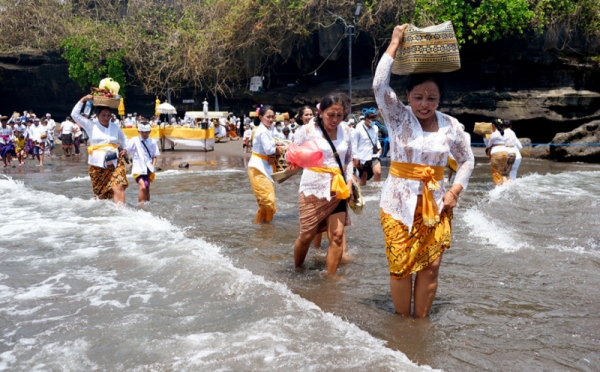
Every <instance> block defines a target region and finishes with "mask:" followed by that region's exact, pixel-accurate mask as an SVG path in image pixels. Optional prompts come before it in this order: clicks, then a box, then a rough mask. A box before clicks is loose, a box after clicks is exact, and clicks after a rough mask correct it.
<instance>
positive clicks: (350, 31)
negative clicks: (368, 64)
mask: <svg viewBox="0 0 600 372" xmlns="http://www.w3.org/2000/svg"><path fill="white" fill-rule="evenodd" d="M361 11H362V4H361V3H356V9H355V10H354V19H353V20H352V24H351V25H349V24H348V23H347V22H346V20H345V19H344V18H342V17H340V16H339V15H337V14H335V13H332V12H329V13H330V14H331V15H333V16H334V17H336V18H338V19H340V20H341V21H342V22H343V23H344V26H345V27H346V29H345V31H344V36H348V95H349V97H350V103H351V104H352V36H355V35H356V18H358V17H359V16H360V12H361ZM315 74H316V73H315Z"/></svg>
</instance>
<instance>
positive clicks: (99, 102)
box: [92, 96, 121, 109]
mask: <svg viewBox="0 0 600 372" xmlns="http://www.w3.org/2000/svg"><path fill="white" fill-rule="evenodd" d="M92 103H93V104H94V106H104V107H110V108H111V109H118V108H119V103H121V100H120V99H118V98H111V97H102V96H94V99H93V100H92Z"/></svg>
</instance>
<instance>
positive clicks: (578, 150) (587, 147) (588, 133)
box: [550, 120, 600, 163]
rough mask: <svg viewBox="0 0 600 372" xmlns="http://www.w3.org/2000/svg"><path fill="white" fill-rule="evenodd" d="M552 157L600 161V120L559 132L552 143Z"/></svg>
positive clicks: (568, 159)
mask: <svg viewBox="0 0 600 372" xmlns="http://www.w3.org/2000/svg"><path fill="white" fill-rule="evenodd" d="M563 144H564V145H563ZM561 145H562V146H561ZM550 158H551V159H553V160H557V161H583V162H595V163H598V162H600V120H595V121H592V122H590V123H587V124H584V125H582V126H580V127H579V128H576V129H575V130H572V131H570V132H568V133H557V134H556V136H555V137H554V139H553V140H552V142H551V144H550Z"/></svg>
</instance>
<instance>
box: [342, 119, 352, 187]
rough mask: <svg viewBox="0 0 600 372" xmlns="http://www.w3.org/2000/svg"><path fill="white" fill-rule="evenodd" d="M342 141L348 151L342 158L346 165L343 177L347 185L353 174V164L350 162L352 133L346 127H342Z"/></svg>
mask: <svg viewBox="0 0 600 372" xmlns="http://www.w3.org/2000/svg"><path fill="white" fill-rule="evenodd" d="M340 125H341V124H340ZM344 140H345V141H346V142H347V143H348V150H347V151H346V156H345V157H344V164H345V165H346V169H345V170H344V173H345V175H344V176H345V177H346V183H348V181H350V180H351V179H352V175H353V174H354V163H353V162H352V153H353V152H352V150H353V148H352V131H351V130H350V127H348V126H344Z"/></svg>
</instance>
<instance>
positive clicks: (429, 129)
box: [373, 24, 475, 318]
mask: <svg viewBox="0 0 600 372" xmlns="http://www.w3.org/2000/svg"><path fill="white" fill-rule="evenodd" d="M407 27H408V24H404V25H402V26H396V27H394V31H393V34H392V38H391V42H390V44H389V46H388V48H387V50H386V51H385V53H384V54H383V56H382V57H381V59H380V60H379V63H378V65H377V69H376V71H375V76H374V78H373V91H374V93H375V101H376V102H377V105H378V106H379V110H380V113H381V116H382V118H383V120H384V121H385V124H386V128H387V130H388V134H389V141H390V151H389V154H390V158H391V162H390V168H389V176H388V177H387V179H386V181H385V183H384V185H383V188H382V190H381V201H380V204H379V206H380V218H381V226H382V228H383V235H384V240H385V249H386V256H387V259H388V266H389V273H390V292H391V294H392V302H393V304H394V307H395V309H396V312H397V313H399V314H401V315H402V316H405V317H409V316H411V315H412V316H414V317H415V318H423V317H426V316H428V314H429V311H430V310H431V305H432V304H433V300H434V298H435V294H436V291H437V286H438V276H439V268H440V265H441V263H442V256H443V253H444V251H445V250H446V249H448V248H450V245H451V235H452V217H453V214H452V213H453V209H454V207H455V206H456V204H457V200H458V197H459V195H460V193H461V191H462V190H463V189H464V188H466V187H467V185H468V182H469V177H470V176H471V173H472V172H473V168H474V166H475V164H474V163H475V159H474V156H473V152H472V151H471V147H470V146H469V144H467V143H466V141H465V137H464V136H463V135H462V132H461V130H460V129H459V126H458V124H459V122H458V120H457V119H456V118H454V117H452V116H449V115H446V114H443V113H441V112H440V111H438V108H439V105H440V101H441V90H440V82H439V79H440V78H439V76H438V75H436V74H413V75H410V76H409V79H408V84H407V87H406V88H407V89H406V93H407V94H406V95H407V98H408V104H407V105H405V104H404V103H403V102H402V101H401V100H400V99H399V98H398V95H397V94H396V92H395V91H394V90H393V89H392V88H391V87H390V77H391V74H392V65H393V63H394V58H395V57H396V53H397V52H398V49H400V47H401V45H402V41H403V39H404V30H406V28H407ZM448 154H452V155H453V156H454V158H455V159H456V161H457V162H458V170H457V172H456V177H455V178H456V180H455V181H454V183H453V184H452V186H451V187H449V188H447V185H445V184H444V182H443V179H444V169H445V167H446V163H447V161H448ZM454 222H456V220H455V221H454ZM415 273H416V278H415V279H414V286H413V274H415ZM412 305H414V306H412ZM411 308H412V309H413V310H412V311H411Z"/></svg>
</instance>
